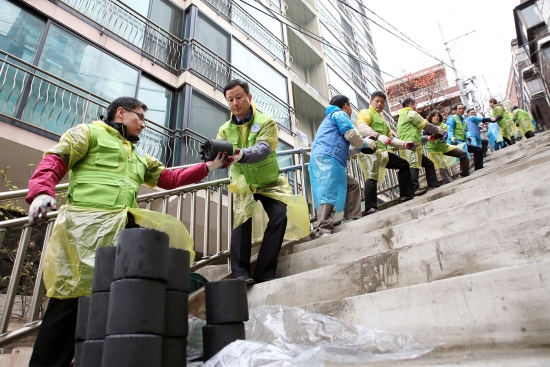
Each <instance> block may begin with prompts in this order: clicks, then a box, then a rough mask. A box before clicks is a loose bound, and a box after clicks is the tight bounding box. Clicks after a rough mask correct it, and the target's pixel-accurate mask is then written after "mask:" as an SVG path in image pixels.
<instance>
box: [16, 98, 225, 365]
mask: <svg viewBox="0 0 550 367" xmlns="http://www.w3.org/2000/svg"><path fill="white" fill-rule="evenodd" d="M146 111H147V106H146V105H145V104H144V103H142V102H140V101H139V100H137V99H135V98H132V97H120V98H117V99H115V100H114V101H113V102H112V103H111V104H110V105H109V106H108V107H107V118H106V119H105V120H103V121H94V122H93V123H91V124H80V125H78V126H75V127H73V128H71V129H69V130H68V131H67V132H66V133H64V134H63V135H62V136H61V138H60V140H59V143H58V144H57V145H55V146H54V147H53V148H51V149H49V150H48V151H46V153H44V158H43V159H42V161H41V162H40V164H39V165H38V166H37V168H36V170H35V172H34V173H33V175H32V177H31V179H30V181H29V192H28V195H27V202H28V203H29V204H31V205H30V208H29V223H30V224H31V225H32V224H34V223H35V221H36V219H37V218H38V216H39V215H40V214H41V215H42V217H44V216H45V215H46V212H47V209H48V207H50V208H51V209H52V210H56V209H57V202H56V200H55V186H56V185H57V183H58V182H59V181H60V180H61V179H62V178H63V177H64V176H65V174H66V173H67V172H69V189H68V193H67V205H63V206H61V208H60V209H59V213H58V216H57V220H56V222H55V225H54V227H53V229H52V234H51V236H50V239H49V241H48V244H47V247H46V250H45V254H44V277H43V278H44V284H45V286H46V292H47V293H46V295H47V296H48V297H49V298H50V299H49V302H48V307H47V309H46V312H45V314H44V317H43V319H42V325H41V326H40V330H39V332H38V336H37V338H36V342H35V344H34V349H33V354H32V356H31V360H30V363H29V366H30V367H46V366H47V367H50V366H59V367H65V366H67V367H68V366H69V365H70V364H71V361H72V359H73V356H74V336H75V329H76V316H77V309H78V298H79V297H81V296H85V295H88V294H90V293H91V291H92V279H93V273H94V268H93V264H94V260H95V251H96V250H97V249H98V248H99V247H104V246H113V245H115V243H116V238H117V235H118V232H119V231H120V230H122V229H124V228H125V227H126V228H133V227H140V226H141V227H147V228H154V229H158V230H161V231H165V232H167V233H168V235H169V236H170V247H179V248H183V249H185V250H188V251H189V252H190V253H191V261H193V258H194V252H193V242H192V240H191V238H190V237H189V234H188V233H187V230H186V229H185V226H184V225H183V224H182V223H181V222H180V221H179V220H177V219H176V218H174V217H172V216H169V215H165V214H161V213H156V212H152V211H147V210H142V209H139V208H138V205H137V193H138V190H139V187H140V186H141V184H145V185H147V186H149V187H155V186H158V187H161V188H164V189H173V188H176V187H178V186H183V185H187V184H191V183H195V182H197V181H200V180H201V179H203V178H204V177H205V176H206V175H207V174H208V172H209V171H211V170H214V169H217V168H221V167H222V166H223V165H224V164H225V162H226V157H224V156H222V155H219V156H218V157H217V158H216V160H214V161H211V162H207V163H201V164H197V165H195V166H194V167H191V168H188V169H179V170H174V171H171V170H167V169H166V168H165V167H164V165H163V164H162V163H160V162H159V161H158V160H157V159H156V158H153V157H151V156H150V155H148V154H146V153H144V152H143V151H142V150H141V149H140V148H138V147H136V146H135V144H136V143H137V142H138V141H139V135H140V133H141V131H142V130H143V129H144V128H145V112H146ZM102 117H103V116H102Z"/></svg>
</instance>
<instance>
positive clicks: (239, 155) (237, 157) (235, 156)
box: [231, 149, 243, 163]
mask: <svg viewBox="0 0 550 367" xmlns="http://www.w3.org/2000/svg"><path fill="white" fill-rule="evenodd" d="M231 158H232V160H231V163H237V162H238V161H240V160H241V159H242V158H243V151H242V150H241V149H237V150H236V151H235V153H233V155H232V156H231Z"/></svg>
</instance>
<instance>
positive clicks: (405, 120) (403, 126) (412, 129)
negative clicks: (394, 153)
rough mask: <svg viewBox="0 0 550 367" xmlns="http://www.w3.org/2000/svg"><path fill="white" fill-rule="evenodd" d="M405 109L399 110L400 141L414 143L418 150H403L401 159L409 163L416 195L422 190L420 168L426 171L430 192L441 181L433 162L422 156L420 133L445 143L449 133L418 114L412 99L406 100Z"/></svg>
mask: <svg viewBox="0 0 550 367" xmlns="http://www.w3.org/2000/svg"><path fill="white" fill-rule="evenodd" d="M402 106H403V108H402V109H401V110H399V112H398V114H399V120H398V121H397V135H398V136H399V139H402V140H406V141H412V142H414V143H415V144H416V150H414V151H410V150H401V151H400V152H399V154H400V155H401V157H403V158H405V159H406V160H407V161H409V166H410V167H411V175H412V180H413V187H414V189H415V194H416V192H417V190H418V189H419V188H420V186H419V182H418V175H419V173H420V168H421V167H424V169H425V170H426V181H427V182H428V190H430V189H433V188H436V187H439V181H438V179H437V175H436V173H435V166H434V164H433V162H432V161H431V160H430V159H429V158H428V157H426V156H425V155H424V154H422V138H421V136H420V132H421V131H422V130H425V131H427V132H428V133H430V134H432V136H433V137H434V138H436V139H440V140H441V141H445V140H446V139H447V132H446V131H445V130H443V129H442V128H440V127H437V126H434V125H432V124H431V123H429V122H428V121H426V120H425V119H424V118H423V117H422V116H420V114H419V113H418V112H416V103H415V101H414V99H412V98H406V99H405V100H404V101H403V103H402Z"/></svg>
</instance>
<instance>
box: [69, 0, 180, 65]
mask: <svg viewBox="0 0 550 367" xmlns="http://www.w3.org/2000/svg"><path fill="white" fill-rule="evenodd" d="M60 1H61V2H62V3H64V4H65V5H67V6H69V7H70V8H72V9H74V10H76V11H77V12H78V13H80V14H82V15H83V16H85V17H86V18H88V19H90V20H92V21H93V22H94V23H96V24H97V25H99V26H100V27H101V28H102V29H107V30H108V31H110V32H112V33H114V34H115V35H117V36H118V37H120V38H122V39H123V40H125V41H127V42H129V43H131V44H132V45H134V46H135V47H137V48H139V49H140V50H141V51H142V52H143V53H144V54H145V55H147V56H148V57H150V58H151V59H153V60H154V61H159V62H160V63H161V64H163V65H165V66H167V67H168V68H170V69H171V70H172V71H174V72H178V71H179V70H181V57H182V47H183V41H182V40H181V39H179V38H178V37H176V36H174V35H172V34H171V33H169V32H167V31H165V30H164V29H162V28H161V27H160V26H159V25H157V24H155V23H153V22H152V21H150V20H149V19H147V18H146V17H144V16H142V15H141V14H139V13H137V12H136V11H134V10H133V9H132V8H130V7H128V6H126V5H125V4H123V3H122V2H119V1H116V0H60Z"/></svg>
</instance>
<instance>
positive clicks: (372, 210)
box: [363, 208, 378, 216]
mask: <svg viewBox="0 0 550 367" xmlns="http://www.w3.org/2000/svg"><path fill="white" fill-rule="evenodd" d="M374 213H378V209H375V208H370V209H369V210H365V211H364V212H363V216H367V215H371V214H374Z"/></svg>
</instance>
